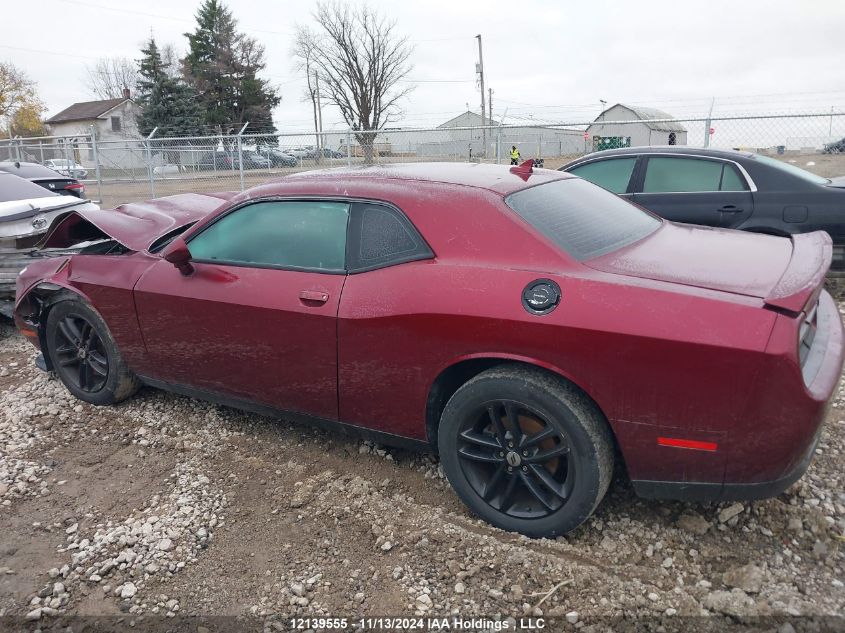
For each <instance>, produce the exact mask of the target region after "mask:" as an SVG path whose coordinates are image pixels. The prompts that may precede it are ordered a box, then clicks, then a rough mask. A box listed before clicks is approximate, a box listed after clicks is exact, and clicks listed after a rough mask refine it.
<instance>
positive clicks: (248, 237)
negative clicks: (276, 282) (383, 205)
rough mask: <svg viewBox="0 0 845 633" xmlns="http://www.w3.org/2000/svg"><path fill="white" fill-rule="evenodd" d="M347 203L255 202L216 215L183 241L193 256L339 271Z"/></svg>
mask: <svg viewBox="0 0 845 633" xmlns="http://www.w3.org/2000/svg"><path fill="white" fill-rule="evenodd" d="M348 221H349V204H347V203H343V202H320V201H308V202H286V201H266V202H256V203H254V204H250V205H248V206H245V207H242V208H240V209H237V210H236V211H233V212H231V213H229V214H228V215H226V216H224V217H222V218H220V220H218V221H217V222H215V223H214V224H212V225H211V226H209V227H208V228H207V229H205V230H204V231H203V232H202V233H200V234H199V235H197V236H196V237H194V238H193V239H192V240H191V241H190V243H189V244H188V248H189V249H190V251H191V256H192V258H193V259H195V260H197V261H216V262H221V263H223V262H225V263H230V264H241V265H245V266H249V265H255V266H272V267H280V268H296V269H306V270H324V271H327V272H343V271H344V270H345V268H346V267H345V255H346V231H347V225H348Z"/></svg>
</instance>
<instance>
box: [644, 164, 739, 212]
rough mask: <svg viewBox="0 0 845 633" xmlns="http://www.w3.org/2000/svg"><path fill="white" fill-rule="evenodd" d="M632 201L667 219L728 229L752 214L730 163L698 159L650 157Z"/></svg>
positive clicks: (733, 165) (737, 174) (736, 171)
mask: <svg viewBox="0 0 845 633" xmlns="http://www.w3.org/2000/svg"><path fill="white" fill-rule="evenodd" d="M644 161H645V164H644V165H643V169H641V170H640V177H639V180H640V182H638V183H637V186H636V193H635V194H634V202H636V203H637V204H639V205H642V206H643V207H645V208H646V209H649V210H650V211H653V212H654V213H656V214H657V215H659V216H662V217H664V218H666V219H667V220H674V221H676V222H687V223H690V224H703V225H705V226H717V227H726V228H731V227H735V226H739V225H740V224H741V223H742V222H744V221H745V220H746V219H747V218H748V217H750V216H751V214H752V213H753V211H754V197H753V194H752V192H751V191H750V187H749V184H748V183H747V181H746V179H745V177H744V176H743V174H742V173H741V171H740V170H739V168H738V167H737V166H736V165H735V164H734V163H732V162H731V161H726V160H719V159H715V158H704V157H698V156H672V155H649V156H645V157H644Z"/></svg>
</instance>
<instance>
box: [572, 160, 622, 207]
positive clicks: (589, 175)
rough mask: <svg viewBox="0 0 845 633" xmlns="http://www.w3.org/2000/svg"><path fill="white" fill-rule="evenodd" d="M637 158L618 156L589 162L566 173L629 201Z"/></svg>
mask: <svg viewBox="0 0 845 633" xmlns="http://www.w3.org/2000/svg"><path fill="white" fill-rule="evenodd" d="M637 158H638V157H637V156H619V157H616V158H603V159H597V160H591V161H588V162H586V163H581V164H580V165H576V166H575V167H572V168H571V169H567V170H566V171H567V172H569V173H570V174H574V175H576V176H578V177H579V178H583V179H584V180H589V181H590V182H592V183H593V184H596V185H598V186H599V187H602V188H604V189H607V190H608V191H612V192H613V193H615V194H619V195H620V196H622V197H623V198H626V199H628V200H631V199H632V197H633V193H632V192H633V187H634V179H635V178H634V175H635V173H636V166H637Z"/></svg>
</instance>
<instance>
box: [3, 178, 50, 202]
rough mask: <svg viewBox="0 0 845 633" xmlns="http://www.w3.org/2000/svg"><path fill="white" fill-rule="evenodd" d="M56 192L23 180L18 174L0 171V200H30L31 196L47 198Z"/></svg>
mask: <svg viewBox="0 0 845 633" xmlns="http://www.w3.org/2000/svg"><path fill="white" fill-rule="evenodd" d="M56 195H58V194H56V193H53V192H52V191H48V190H47V189H44V188H43V187H39V186H38V185H36V184H34V183H31V182H29V181H28V180H24V179H23V178H20V177H19V176H15V175H13V174H7V173H5V172H0V202H9V201H10V200H30V199H32V198H49V197H50V196H56Z"/></svg>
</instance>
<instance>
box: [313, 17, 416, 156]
mask: <svg viewBox="0 0 845 633" xmlns="http://www.w3.org/2000/svg"><path fill="white" fill-rule="evenodd" d="M314 19H315V20H316V22H317V24H318V25H319V27H320V28H319V32H318V35H317V36H316V41H317V45H316V47H315V55H314V64H315V65H316V67H317V69H318V73H319V76H320V79H321V80H322V81H323V85H324V87H325V92H326V95H327V98H328V101H329V103H333V104H334V105H336V106H337V107H338V108H339V109H340V112H341V114H342V115H343V118H344V120H345V121H346V123H347V125H349V126H350V127H351V128H352V129H353V130H356V134H355V139H356V140H357V141H358V143H359V144H360V145H361V148H362V149H363V152H364V161H365V162H366V163H368V164H369V163H372V161H373V142H374V141H375V137H376V135H377V134H378V130H379V129H381V127H382V126H384V125H385V124H386V123H389V122H390V121H392V120H395V117H397V116H398V115H399V114H400V110H399V107H398V104H399V102H400V101H401V100H402V99H403V98H404V97H405V96H407V95H408V93H409V92H411V90H412V89H413V87H412V86H407V87H404V88H403V87H402V86H401V83H402V80H403V79H404V78H405V77H407V75H408V73H409V72H410V71H411V65H410V61H409V60H410V58H411V53H412V52H413V47H412V46H411V45H410V44H409V43H408V38H407V37H401V36H398V35H397V34H396V33H395V32H394V31H395V27H396V23H395V22H392V21H389V20H387V19H386V18H384V17H383V16H381V15H379V14H378V13H377V12H376V11H374V10H373V9H371V8H370V7H368V6H367V5H366V4H363V5H360V6H358V7H350V6H348V5H346V4H341V3H338V2H331V3H330V2H319V3H318V4H317V10H316V12H315V13H314Z"/></svg>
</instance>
